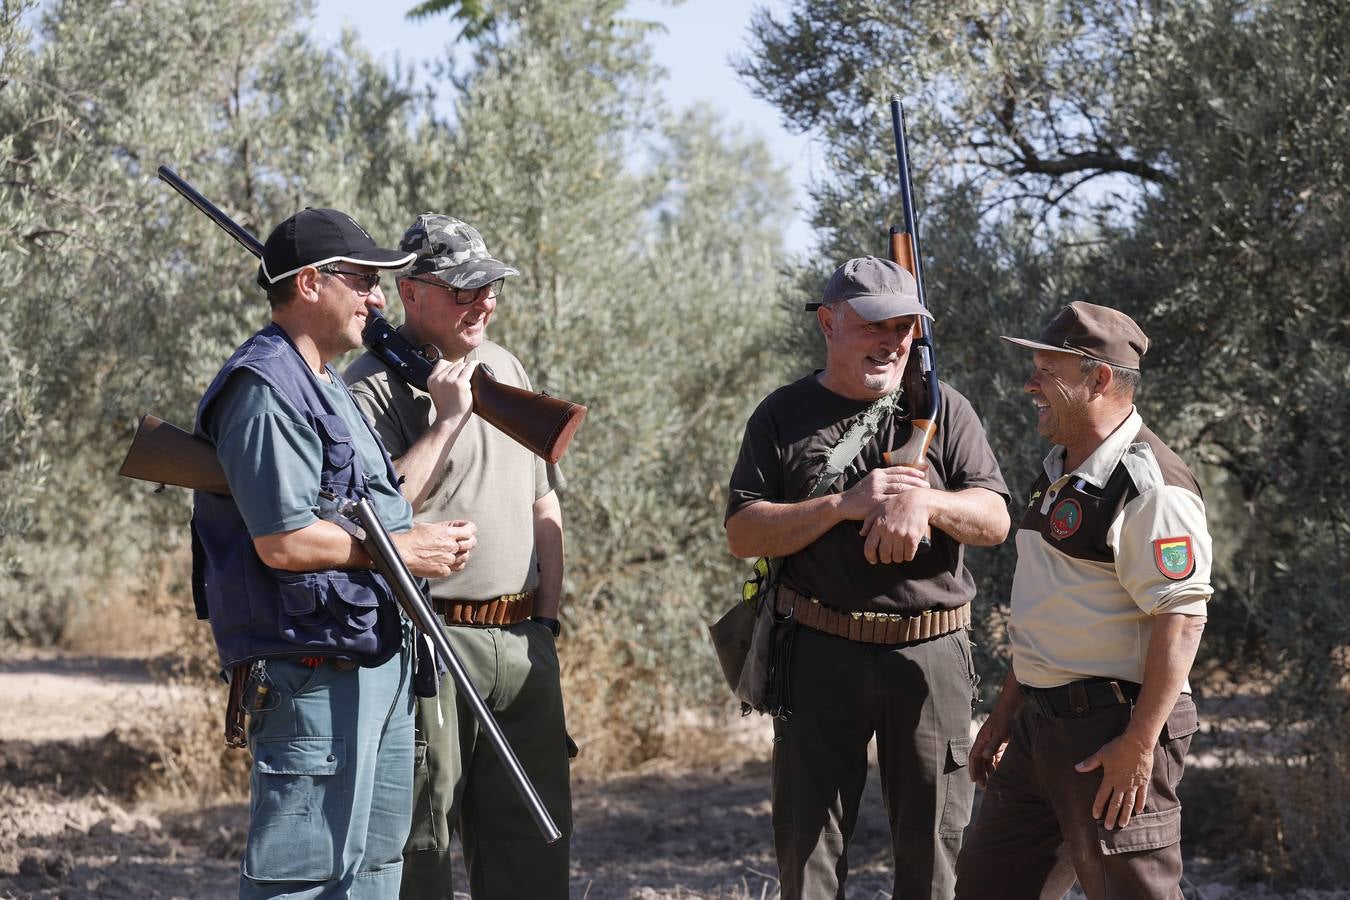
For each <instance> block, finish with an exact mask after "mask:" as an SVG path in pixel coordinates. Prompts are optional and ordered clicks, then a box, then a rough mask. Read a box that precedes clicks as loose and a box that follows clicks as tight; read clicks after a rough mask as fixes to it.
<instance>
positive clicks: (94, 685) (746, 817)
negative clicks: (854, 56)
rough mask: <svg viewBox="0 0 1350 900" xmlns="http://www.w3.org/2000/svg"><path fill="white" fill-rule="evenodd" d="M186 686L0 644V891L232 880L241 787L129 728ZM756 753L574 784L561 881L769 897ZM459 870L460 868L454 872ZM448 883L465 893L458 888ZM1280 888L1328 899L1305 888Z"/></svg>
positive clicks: (765, 818) (185, 894) (580, 894)
mask: <svg viewBox="0 0 1350 900" xmlns="http://www.w3.org/2000/svg"><path fill="white" fill-rule="evenodd" d="M183 690H185V689H183V688H173V687H171V686H168V685H166V684H164V683H163V681H162V680H161V679H159V678H158V677H156V673H155V671H154V665H153V664H150V663H147V662H145V661H143V660H130V659H95V658H88V657H72V656H55V655H26V656H24V657H23V658H19V659H11V660H7V661H4V660H0V898H20V897H22V898H27V897H42V898H56V897H61V898H81V897H107V898H123V897H125V898H131V897H136V898H217V897H219V898H225V897H232V896H236V895H237V887H236V879H237V874H236V873H237V865H238V858H239V854H240V852H241V850H242V847H243V839H244V833H245V827H246V823H247V806H246V803H245V801H244V798H231V799H227V800H225V801H219V802H212V803H205V804H203V803H195V802H187V801H184V800H181V799H163V798H160V799H146V798H153V797H155V795H156V791H155V779H156V777H158V776H157V772H159V771H160V769H159V767H158V766H157V760H156V759H155V758H154V755H153V754H152V753H151V752H149V751H147V750H146V749H145V748H144V747H141V746H138V745H137V743H136V742H135V741H134V740H132V739H128V738H127V737H126V736H125V735H126V734H128V733H129V732H127V731H126V730H125V726H126V724H127V722H128V721H129V720H131V719H134V718H135V717H136V716H137V711H138V710H142V709H145V708H147V707H153V706H156V705H172V704H174V703H175V702H178V701H179V700H181V699H182V695H181V693H175V692H176V691H178V692H181V691H183ZM754 740H755V741H760V742H761V746H762V749H763V751H764V752H763V758H762V759H760V760H756V761H753V762H742V763H736V764H732V765H726V766H719V767H712V766H709V767H703V768H700V767H692V768H691V767H689V766H687V765H686V766H682V767H674V766H669V765H653V766H649V767H647V768H646V769H644V770H642V771H639V772H636V773H632V774H627V775H623V776H618V777H612V778H606V779H603V780H589V781H579V782H578V783H577V784H575V786H574V806H575V814H574V819H575V830H576V837H575V838H574V840H573V844H572V896H573V897H576V898H586V900H620V898H636V900H674V898H682V900H699V898H703V900H714V898H717V900H773V898H776V897H777V883H776V881H775V879H774V877H773V874H774V865H773V857H772V849H771V846H770V834H771V831H770V823H769V802H768V765H767V762H766V761H765V760H767V757H768V747H769V734H768V732H767V730H766V731H765V734H764V736H763V737H762V739H761V738H759V737H755V738H754ZM868 791H869V794H870V796H869V797H868V798H867V799H866V800H865V801H864V804H863V806H864V813H863V815H862V819H861V821H860V823H859V827H858V832H857V834H856V836H855V839H854V846H853V850H852V852H851V875H850V879H849V897H857V898H862V900H868V898H889V897H890V894H889V888H890V877H889V867H890V863H889V851H888V850H887V847H888V844H889V838H888V835H887V829H886V823H885V819H884V816H882V815H881V814H880V794H879V789H878V787H877V785H876V782H875V777H874V778H873V780H872V782H871V783H869V785H868ZM1188 867H1189V871H1190V872H1192V873H1193V874H1192V879H1193V880H1194V879H1199V878H1207V879H1208V880H1206V881H1205V882H1204V883H1200V882H1199V881H1195V883H1188V885H1187V897H1188V898H1203V900H1236V898H1246V897H1251V898H1268V900H1275V898H1278V897H1279V896H1280V895H1277V894H1273V893H1270V892H1267V891H1265V890H1264V889H1262V888H1261V887H1260V886H1256V885H1242V886H1233V885H1230V884H1228V883H1226V882H1227V879H1226V878H1225V879H1223V880H1219V879H1220V878H1221V877H1222V876H1223V867H1221V866H1215V865H1213V864H1209V865H1206V864H1203V863H1202V864H1198V865H1196V864H1192V863H1190V862H1188ZM464 884H465V882H464V880H463V879H462V875H461V878H460V880H459V881H458V882H457V885H458V886H460V887H462V886H463V885H464ZM456 896H462V897H467V894H457V895H456ZM1286 896H1287V897H1288V898H1289V900H1293V898H1295V897H1297V898H1298V900H1333V898H1336V900H1340V898H1346V897H1350V891H1347V892H1311V891H1303V892H1298V893H1297V894H1290V895H1286Z"/></svg>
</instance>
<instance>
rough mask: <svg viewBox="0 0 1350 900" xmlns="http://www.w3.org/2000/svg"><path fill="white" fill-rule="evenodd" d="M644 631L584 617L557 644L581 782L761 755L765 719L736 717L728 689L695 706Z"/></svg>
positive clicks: (765, 743)
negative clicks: (718, 700) (714, 701)
mask: <svg viewBox="0 0 1350 900" xmlns="http://www.w3.org/2000/svg"><path fill="white" fill-rule="evenodd" d="M643 633H644V632H643V631H642V630H639V629H635V628H633V627H632V625H631V623H630V624H629V625H628V626H623V625H617V624H614V623H612V622H610V621H607V620H605V619H603V618H601V617H587V618H586V619H585V620H583V623H582V624H581V625H580V627H577V628H574V629H570V633H569V634H568V636H567V637H566V638H565V639H564V640H563V641H562V642H561V643H560V645H559V657H560V658H561V660H562V667H563V696H564V698H565V700H566V704H567V728H568V731H569V732H570V733H571V735H572V737H573V739H574V740H576V742H577V743H578V745H580V747H581V748H582V753H581V756H579V757H578V758H577V760H576V762H575V764H574V766H573V771H574V772H575V773H576V774H577V775H579V776H581V777H583V778H585V777H597V776H603V775H613V774H617V773H620V772H625V771H631V770H633V769H637V768H644V767H646V768H649V767H650V766H651V765H653V764H656V763H659V764H670V765H676V766H678V765H683V764H688V765H691V766H697V767H699V768H709V767H718V766H722V765H735V764H738V763H740V762H743V761H745V760H746V759H751V758H756V757H761V756H765V757H766V756H767V754H768V752H769V743H770V737H766V735H768V734H769V731H768V730H766V729H769V720H768V719H767V718H763V717H760V716H751V717H748V718H742V717H741V716H740V715H739V714H738V713H737V712H735V711H734V709H733V706H732V704H731V702H730V696H731V695H730V692H727V693H726V696H727V698H728V700H727V702H726V703H725V704H723V705H722V706H719V707H713V708H709V707H706V706H698V705H696V701H697V699H698V698H697V697H696V696H691V691H690V690H689V686H688V685H686V684H684V683H683V679H682V678H681V677H680V676H679V675H678V674H675V673H674V672H673V671H672V669H673V668H674V667H673V666H671V665H668V664H667V661H664V660H663V659H662V656H661V653H660V652H659V651H657V650H655V649H654V648H652V647H650V646H647V645H646V644H645V643H643V641H642V635H643ZM648 633H650V632H648ZM705 642H706V641H705ZM708 653H709V656H710V659H709V660H708V661H707V664H708V665H709V666H712V667H715V666H716V663H715V662H713V661H712V660H711V651H710V650H709V651H708ZM719 677H720V676H719Z"/></svg>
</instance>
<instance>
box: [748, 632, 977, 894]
mask: <svg viewBox="0 0 1350 900" xmlns="http://www.w3.org/2000/svg"><path fill="white" fill-rule="evenodd" d="M791 666H792V669H791V674H790V676H789V680H790V684H791V691H792V716H791V717H790V718H788V719H787V720H786V721H784V720H782V719H775V720H774V750H773V828H774V846H775V849H776V851H777V854H778V878H779V882H780V885H781V889H782V898H783V900H800V898H805V900H834V898H843V897H844V881H845V879H846V878H847V877H848V845H849V841H850V839H851V838H852V836H853V828H854V825H855V824H856V823H857V820H858V807H859V804H860V802H861V800H862V793H863V787H864V785H865V784H866V781H867V745H868V743H869V742H870V741H871V739H872V737H873V735H875V736H876V739H877V761H878V764H879V768H880V774H881V792H882V798H883V801H884V802H885V804H886V813H887V818H888V819H889V821H890V827H891V846H892V852H893V854H894V859H895V883H894V891H893V896H895V897H896V898H897V900H899V898H903V900H917V898H931V900H949V898H950V897H951V896H952V892H953V890H954V888H955V880H956V878H955V865H956V855H957V852H958V851H959V850H960V847H961V832H962V829H963V828H965V826H966V823H967V822H968V821H969V820H970V810H971V805H972V802H973V800H974V793H975V786H974V785H973V784H972V783H971V781H970V777H969V775H968V774H967V772H966V760H967V757H968V756H969V753H970V714H971V703H972V700H973V699H974V690H975V667H974V663H973V662H972V660H971V655H970V640H969V638H968V636H967V632H966V630H965V629H961V630H958V631H955V632H953V633H951V634H947V635H943V636H941V637H936V638H932V639H931V640H927V641H922V642H919V643H912V644H900V645H886V644H864V643H859V642H856V641H850V640H848V639H846V638H842V637H835V636H834V635H830V634H825V633H823V632H819V631H813V630H811V629H809V628H805V627H802V626H798V627H797V632H796V645H795V647H794V648H793V651H792V663H791Z"/></svg>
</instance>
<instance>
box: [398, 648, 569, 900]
mask: <svg viewBox="0 0 1350 900" xmlns="http://www.w3.org/2000/svg"><path fill="white" fill-rule="evenodd" d="M445 633H446V636H447V637H448V638H449V640H450V645H451V646H452V647H453V648H454V650H455V653H456V654H457V655H458V656H459V658H460V660H461V661H462V662H463V663H464V668H465V669H467V670H468V672H469V677H470V678H471V679H472V680H473V683H474V685H475V686H476V687H477V688H478V693H479V696H481V697H482V698H483V701H484V703H486V704H487V706H488V708H489V709H491V710H492V714H493V715H494V716H495V717H496V719H497V724H498V725H500V726H501V729H502V732H503V734H505V735H506V740H507V742H508V743H510V744H511V747H512V749H514V750H515V752H516V756H517V757H519V758H520V764H521V767H522V768H524V770H525V774H526V775H528V776H529V778H530V780H531V781H532V782H533V783H534V786H535V789H536V790H538V791H539V796H540V798H541V799H542V800H543V801H544V806H545V807H546V808H547V809H548V811H549V814H550V815H552V816H553V820H554V821H555V822H556V823H557V824H558V828H559V829H560V830H561V831H562V834H563V836H562V838H561V839H560V840H558V841H557V842H556V843H553V844H546V843H544V839H543V837H542V836H540V834H539V829H538V828H536V827H535V824H534V820H533V819H532V818H530V813H529V810H528V809H527V808H526V806H525V803H524V801H522V800H521V799H520V795H519V794H518V793H517V792H516V789H515V787H514V786H513V785H512V783H511V781H510V779H509V775H508V773H507V770H506V769H505V767H503V766H502V765H501V763H500V762H499V761H498V759H497V754H496V751H494V750H493V749H492V745H491V744H490V743H489V742H488V740H487V737H486V735H484V734H483V733H482V732H481V731H480V729H479V728H478V723H477V721H476V720H475V719H474V718H473V713H472V712H470V711H469V707H468V704H467V703H465V702H464V700H463V699H462V698H460V697H459V695H458V692H457V691H456V690H455V685H454V682H453V681H452V680H451V679H450V678H449V676H447V677H446V678H445V679H443V680H442V682H441V690H440V693H439V694H438V695H437V696H436V697H433V698H430V699H425V700H418V704H417V738H416V748H417V749H416V758H415V766H414V770H413V822H412V833H411V834H410V835H409V837H408V843H407V846H406V847H405V848H404V851H403V860H404V866H403V887H402V892H401V896H402V897H403V898H405V900H409V898H411V900H421V898H445V900H450V898H453V896H454V891H453V889H452V886H451V882H450V879H451V865H450V834H451V832H452V831H456V830H458V832H459V837H460V842H461V843H462V844H463V847H464V864H465V867H466V868H467V869H468V874H469V893H470V895H471V896H472V897H473V898H474V900H517V898H523V897H529V898H532V900H533V898H538V900H550V898H559V900H565V898H566V897H567V895H568V861H569V860H568V847H569V841H570V838H571V836H572V795H571V787H570V783H569V775H568V765H569V760H568V753H567V729H566V725H565V723H564V721H563V699H562V685H561V682H560V680H559V678H560V670H559V666H558V653H557V648H556V647H555V646H554V643H553V633H552V632H551V631H549V629H548V627H547V626H545V625H541V624H539V623H538V622H533V621H525V622H521V623H519V624H516V625H511V626H508V627H505V628H471V627H467V626H449V627H446V629H445Z"/></svg>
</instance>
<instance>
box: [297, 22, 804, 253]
mask: <svg viewBox="0 0 1350 900" xmlns="http://www.w3.org/2000/svg"><path fill="white" fill-rule="evenodd" d="M416 2H417V0H392V2H386V3H371V2H370V0H317V2H316V3H315V12H316V21H315V23H314V26H313V28H312V33H313V34H315V35H316V36H317V37H318V38H319V39H320V40H323V41H327V42H334V43H335V42H336V41H337V39H338V37H339V35H340V34H341V31H342V28H343V26H344V25H346V26H350V27H351V28H353V29H354V30H355V31H356V32H357V34H358V35H359V36H360V39H361V43H362V44H363V45H364V46H365V47H366V48H367V49H368V50H370V51H371V52H372V53H373V54H375V55H376V56H377V57H380V58H383V59H384V60H386V61H387V62H389V63H392V62H393V60H394V58H395V56H396V55H397V56H398V57H399V58H400V59H402V61H403V62H404V64H405V65H409V64H411V65H412V66H414V67H415V68H417V69H418V70H419V71H420V70H421V65H420V64H421V63H422V62H424V61H426V60H430V59H433V58H435V57H437V56H440V55H442V54H443V52H444V50H445V47H446V45H447V43H448V35H450V34H452V33H453V32H452V31H451V27H450V25H449V21H448V16H447V17H446V18H445V21H443V22H440V23H437V24H436V25H435V26H431V25H429V24H428V22H427V20H422V21H418V22H412V21H409V20H408V19H406V18H405V17H404V15H403V14H404V12H405V11H406V10H407V9H411V8H412V7H413V6H415V5H416ZM756 6H767V7H769V8H770V9H773V10H782V9H784V8H785V6H786V4H785V3H784V2H782V0H760V2H751V0H686V2H684V3H681V4H679V5H675V6H672V5H670V4H669V3H666V2H661V0H632V2H630V4H629V7H628V12H629V14H630V15H631V16H632V17H633V18H636V19H643V20H647V21H653V22H659V23H661V24H662V25H664V26H665V28H666V29H667V30H666V32H665V33H664V34H660V33H657V34H654V35H653V36H652V37H651V39H650V40H651V45H652V50H653V54H654V56H655V58H656V62H657V63H658V64H659V65H661V66H662V67H663V68H665V69H666V70H667V72H668V73H669V76H668V77H667V78H666V80H665V82H664V88H665V94H666V101H667V103H668V104H669V105H670V106H671V107H672V108H673V109H676V110H679V109H683V108H685V107H688V106H690V105H692V104H695V103H698V102H704V103H707V104H708V105H710V106H711V107H712V108H714V109H716V110H718V111H719V112H721V113H722V114H723V116H724V118H725V119H726V120H727V121H728V122H733V123H739V124H741V125H742V126H744V127H745V129H746V130H747V131H748V132H749V133H750V134H757V135H758V136H759V137H761V138H762V139H763V140H764V141H765V143H767V144H768V146H769V149H770V152H771V153H772V154H773V156H774V158H775V159H776V160H777V161H778V163H779V164H780V165H782V166H784V167H786V168H787V170H788V173H789V177H790V178H791V180H792V183H793V184H794V185H795V186H796V212H795V213H794V216H793V218H792V220H791V221H790V222H788V223H786V226H787V227H786V246H787V249H788V250H789V251H791V252H794V253H795V252H803V251H805V250H807V248H808V247H809V246H810V245H811V232H810V229H809V227H808V226H807V224H806V221H805V216H804V214H803V207H804V204H805V203H806V202H807V197H806V190H805V188H806V185H807V184H808V182H809V180H810V178H811V176H812V173H813V171H814V169H815V166H816V165H817V164H818V158H819V154H818V153H813V152H812V147H811V143H810V141H808V140H807V139H806V138H805V137H802V136H800V135H793V134H789V133H788V132H787V131H786V130H785V129H784V128H783V127H782V124H781V120H780V118H779V115H778V111H777V109H776V108H775V107H774V106H773V105H772V104H770V103H768V102H767V101H764V100H759V99H756V98H755V97H753V96H751V94H750V91H749V89H748V88H747V87H746V86H745V85H744V84H742V83H741V81H740V79H739V78H738V77H737V76H736V73H735V72H734V71H732V69H731V65H730V62H729V61H728V60H729V57H731V56H733V55H735V54H741V53H744V52H745V51H746V40H747V32H746V28H747V26H748V25H749V23H750V13H751V11H752V10H753V9H754V8H755V7H756Z"/></svg>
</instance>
